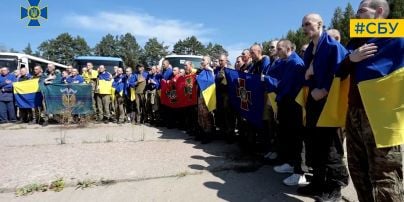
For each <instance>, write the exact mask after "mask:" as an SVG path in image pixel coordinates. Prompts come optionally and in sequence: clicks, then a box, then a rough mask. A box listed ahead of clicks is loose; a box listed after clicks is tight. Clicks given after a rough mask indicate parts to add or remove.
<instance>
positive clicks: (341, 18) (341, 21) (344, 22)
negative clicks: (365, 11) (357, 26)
mask: <svg viewBox="0 0 404 202" xmlns="http://www.w3.org/2000/svg"><path fill="white" fill-rule="evenodd" d="M354 16H355V11H354V10H353V8H352V5H351V4H350V3H348V4H347V6H346V7H345V10H344V12H342V10H341V8H340V7H337V8H336V9H335V11H334V16H333V18H332V19H331V26H330V28H331V29H337V30H338V31H339V32H340V34H341V44H344V45H346V44H347V43H348V41H349V40H350V37H349V20H350V19H351V18H353V17H354Z"/></svg>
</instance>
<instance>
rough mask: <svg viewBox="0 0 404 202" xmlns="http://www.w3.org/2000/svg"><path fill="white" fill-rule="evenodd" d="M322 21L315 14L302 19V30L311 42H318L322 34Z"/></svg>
mask: <svg viewBox="0 0 404 202" xmlns="http://www.w3.org/2000/svg"><path fill="white" fill-rule="evenodd" d="M323 25H324V23H323V19H322V18H321V16H320V15H319V14H317V13H309V14H307V15H305V16H304V17H303V20H302V28H303V32H304V34H305V35H306V36H308V37H309V38H310V39H311V40H315V41H318V38H319V37H320V35H321V33H322V32H323Z"/></svg>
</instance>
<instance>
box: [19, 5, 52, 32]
mask: <svg viewBox="0 0 404 202" xmlns="http://www.w3.org/2000/svg"><path fill="white" fill-rule="evenodd" d="M39 2H40V0H28V3H29V6H28V8H24V7H21V19H24V18H26V17H28V19H29V22H28V27H39V26H41V24H40V23H39V19H40V18H41V17H42V18H44V19H48V7H44V8H42V9H41V8H40V7H39Z"/></svg>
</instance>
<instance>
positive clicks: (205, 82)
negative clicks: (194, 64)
mask: <svg viewBox="0 0 404 202" xmlns="http://www.w3.org/2000/svg"><path fill="white" fill-rule="evenodd" d="M196 81H197V82H198V85H199V88H200V90H201V93H202V96H203V99H204V100H205V103H206V106H207V107H208V110H209V111H210V112H211V111H213V110H215V109H216V84H215V76H214V75H213V72H212V71H208V70H202V71H201V73H199V75H198V77H197V78H196Z"/></svg>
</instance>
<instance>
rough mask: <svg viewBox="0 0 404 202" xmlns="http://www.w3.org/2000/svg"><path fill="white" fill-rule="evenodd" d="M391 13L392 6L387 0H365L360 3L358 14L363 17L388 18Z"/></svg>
mask: <svg viewBox="0 0 404 202" xmlns="http://www.w3.org/2000/svg"><path fill="white" fill-rule="evenodd" d="M367 8H370V9H371V10H368V9H367ZM389 14H390V6H389V3H388V2H387V0H363V1H361V3H360V4H359V9H358V11H357V13H356V16H357V17H358V18H362V19H378V18H381V19H386V18H387V17H388V16H389Z"/></svg>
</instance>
